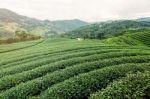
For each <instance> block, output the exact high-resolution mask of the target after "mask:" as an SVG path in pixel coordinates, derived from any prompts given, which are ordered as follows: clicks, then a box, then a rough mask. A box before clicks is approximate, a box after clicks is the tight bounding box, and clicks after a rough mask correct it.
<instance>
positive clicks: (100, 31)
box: [64, 20, 150, 39]
mask: <svg viewBox="0 0 150 99" xmlns="http://www.w3.org/2000/svg"><path fill="white" fill-rule="evenodd" d="M149 27H150V21H138V20H119V21H110V22H102V23H95V24H91V25H88V26H84V27H81V28H79V29H76V30H74V31H71V32H68V33H67V34H65V35H64V36H67V37H70V38H89V39H103V38H106V37H112V36H119V35H122V34H124V32H127V31H132V30H136V29H145V28H149Z"/></svg>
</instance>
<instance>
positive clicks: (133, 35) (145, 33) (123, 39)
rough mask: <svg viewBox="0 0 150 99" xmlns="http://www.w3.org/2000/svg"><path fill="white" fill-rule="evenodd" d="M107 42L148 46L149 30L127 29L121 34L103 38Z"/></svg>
mask: <svg viewBox="0 0 150 99" xmlns="http://www.w3.org/2000/svg"><path fill="white" fill-rule="evenodd" d="M104 42H105V43H108V44H118V45H132V46H135V45H143V46H150V30H149V29H138V30H128V31H126V32H125V33H124V34H123V35H121V36H117V37H111V38H108V39H105V40H104Z"/></svg>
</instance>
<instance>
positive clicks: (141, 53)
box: [0, 38, 150, 99]
mask: <svg viewBox="0 0 150 99" xmlns="http://www.w3.org/2000/svg"><path fill="white" fill-rule="evenodd" d="M147 40H148V39H147ZM147 42H149V41H147ZM0 48H1V49H2V50H0V69H1V71H0V99H88V98H92V97H98V96H97V94H101V93H99V92H101V89H103V90H102V92H105V93H106V92H107V90H108V89H109V86H110V84H111V83H113V82H114V83H119V82H120V81H121V80H123V81H128V80H130V79H131V78H132V76H131V77H130V76H129V77H128V76H127V74H129V73H132V75H133V77H134V76H135V82H133V83H135V84H138V83H136V77H138V75H140V76H142V77H144V80H146V81H149V79H150V77H149V72H147V71H150V48H149V47H147V46H125V45H114V44H112V45H111V44H105V43H102V42H101V41H100V40H82V41H78V40H75V39H66V38H58V39H47V40H38V41H33V42H30V45H29V42H24V46H22V43H16V44H14V46H13V45H5V46H4V45H3V46H0ZM137 72H138V73H137ZM139 72H140V73H139ZM136 74H137V76H136ZM126 78H127V79H126ZM141 79H142V78H141ZM142 80H143V79H142ZM119 84H120V85H118V86H117V88H120V86H121V84H122V83H119ZM123 84H124V83H123ZM131 85H134V84H132V82H131ZM114 87H115V84H114V85H112V87H111V90H112V91H114V92H116V90H117V89H116V90H113V88H114ZM133 87H134V86H133ZM105 88H106V89H105ZM121 88H122V87H121ZM149 88H150V87H149V83H146V84H145V86H144V88H143V86H142V90H143V91H141V93H142V94H141V93H136V95H137V97H140V98H141V97H145V96H146V97H149V95H150V94H149V93H150V91H149ZM105 90H106V91H105ZM127 90H128V91H130V90H131V89H130V88H127ZM96 92H97V93H96ZM110 94H111V93H110ZM118 94H119V93H118ZM119 95H120V96H122V97H124V95H122V94H119ZM105 96H106V98H101V97H100V98H99V97H98V98H97V99H107V97H110V95H109V94H107V93H106V95H105ZM125 96H128V94H127V95H125ZM129 96H130V95H129ZM129 96H128V99H130V97H129ZM137 97H136V98H137ZM116 98H117V97H116ZM125 98H126V97H125ZM92 99H96V98H92ZM110 99H111V97H110ZM118 99H119V98H118Z"/></svg>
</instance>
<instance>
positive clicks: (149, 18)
mask: <svg viewBox="0 0 150 99" xmlns="http://www.w3.org/2000/svg"><path fill="white" fill-rule="evenodd" d="M137 21H150V17H145V18H139V19H137Z"/></svg>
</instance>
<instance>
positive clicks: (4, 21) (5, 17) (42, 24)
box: [0, 9, 88, 38]
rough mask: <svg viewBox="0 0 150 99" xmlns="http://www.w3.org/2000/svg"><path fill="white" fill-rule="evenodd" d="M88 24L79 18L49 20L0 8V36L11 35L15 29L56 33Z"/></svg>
mask: <svg viewBox="0 0 150 99" xmlns="http://www.w3.org/2000/svg"><path fill="white" fill-rule="evenodd" d="M85 25H88V23H87V22H84V21H81V20H77V19H75V20H63V21H49V20H44V21H42V20H38V19H35V18H29V17H26V16H22V15H19V14H17V13H15V12H12V11H10V10H8V9H0V37H1V38H2V37H6V38H7V37H13V36H14V35H15V31H16V30H20V31H26V32H28V33H33V34H37V35H44V34H45V33H46V34H57V33H64V32H68V31H72V30H74V29H77V28H79V27H81V26H85Z"/></svg>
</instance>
